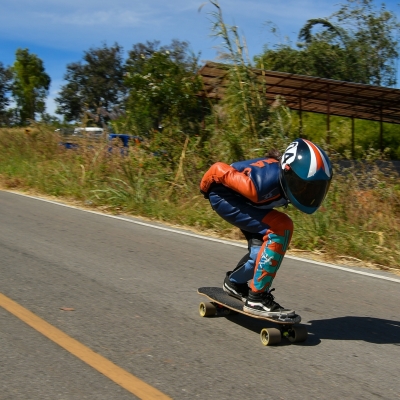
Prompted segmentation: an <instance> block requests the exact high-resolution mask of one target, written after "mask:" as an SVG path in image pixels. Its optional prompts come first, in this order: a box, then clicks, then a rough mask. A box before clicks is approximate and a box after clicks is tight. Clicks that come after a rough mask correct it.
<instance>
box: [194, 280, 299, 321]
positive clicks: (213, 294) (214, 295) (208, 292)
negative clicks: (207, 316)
mask: <svg viewBox="0 0 400 400" xmlns="http://www.w3.org/2000/svg"><path fill="white" fill-rule="evenodd" d="M197 293H198V294H201V295H203V296H206V297H207V298H208V299H209V300H211V302H214V303H217V304H219V305H221V306H223V307H226V308H228V309H230V310H233V311H235V312H238V313H241V314H244V315H247V316H248V317H251V318H256V319H261V320H264V321H269V322H273V323H275V324H280V325H294V324H296V323H299V322H300V321H301V317H300V316H299V315H296V318H295V319H294V320H293V321H287V320H286V321H280V320H278V319H275V318H269V317H265V316H261V315H255V314H250V313H248V312H246V311H244V310H243V303H242V302H241V301H240V300H239V299H236V298H235V297H232V296H230V295H229V294H228V293H226V292H225V291H224V290H223V289H222V288H219V287H201V288H198V289H197Z"/></svg>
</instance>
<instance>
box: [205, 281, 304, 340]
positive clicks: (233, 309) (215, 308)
mask: <svg viewBox="0 0 400 400" xmlns="http://www.w3.org/2000/svg"><path fill="white" fill-rule="evenodd" d="M197 293H198V294H201V295H203V296H206V297H207V298H208V299H209V300H211V301H210V302H206V301H204V302H203V301H202V302H201V303H200V305H199V313H200V316H201V317H213V316H216V315H224V316H226V315H233V314H237V313H240V314H244V315H247V316H248V317H251V318H256V319H260V320H264V321H268V322H271V323H273V324H276V325H277V328H263V329H262V330H261V332H260V338H261V343H262V344H263V345H264V346H270V345H274V344H278V343H280V342H281V339H282V337H285V338H287V339H288V340H289V341H290V342H292V343H299V342H304V341H305V340H306V339H307V335H308V333H307V328H306V327H305V326H304V325H297V324H298V323H299V322H300V321H301V317H300V315H297V314H295V315H294V317H292V318H290V319H288V318H286V319H285V318H283V319H282V320H280V319H276V318H269V317H265V316H261V315H254V314H250V313H248V312H246V311H243V302H241V301H240V300H239V299H236V298H235V297H232V296H230V295H229V294H228V293H226V292H224V290H223V289H222V288H219V287H201V288H199V289H197Z"/></svg>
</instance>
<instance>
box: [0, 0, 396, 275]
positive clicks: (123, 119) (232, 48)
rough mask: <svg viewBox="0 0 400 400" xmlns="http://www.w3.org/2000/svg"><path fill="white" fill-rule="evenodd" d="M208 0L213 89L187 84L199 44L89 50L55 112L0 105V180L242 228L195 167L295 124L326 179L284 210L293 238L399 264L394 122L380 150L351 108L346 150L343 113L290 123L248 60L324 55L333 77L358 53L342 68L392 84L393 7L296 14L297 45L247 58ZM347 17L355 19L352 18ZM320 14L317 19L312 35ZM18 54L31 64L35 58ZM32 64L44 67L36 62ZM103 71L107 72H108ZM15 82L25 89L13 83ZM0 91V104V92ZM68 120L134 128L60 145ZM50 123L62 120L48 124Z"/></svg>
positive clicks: (321, 249)
mask: <svg viewBox="0 0 400 400" xmlns="http://www.w3.org/2000/svg"><path fill="white" fill-rule="evenodd" d="M209 3H210V4H209V6H210V5H211V6H212V7H213V8H212V9H213V12H211V14H210V15H211V19H212V21H213V25H212V34H213V35H215V36H216V37H218V38H219V40H221V41H222V43H223V46H224V47H223V48H222V49H221V54H220V55H221V57H222V59H223V62H224V63H225V64H226V67H227V70H228V74H229V82H230V83H229V87H228V88H227V93H226V96H225V97H224V99H223V100H222V101H220V102H219V103H216V102H213V101H211V100H209V99H202V98H200V97H199V96H198V93H199V91H200V90H201V81H200V79H199V77H198V76H197V75H196V71H197V70H198V67H199V66H198V57H197V56H195V55H193V54H191V53H190V51H189V50H188V44H187V43H185V42H179V41H173V42H172V43H171V44H170V45H168V46H160V44H159V43H158V42H148V43H146V44H137V45H135V46H134V47H133V49H132V51H131V52H130V53H129V56H128V60H126V62H125V63H124V62H123V60H122V49H121V48H120V47H119V46H118V45H117V44H115V45H114V46H112V47H110V48H109V47H107V46H106V45H104V46H103V47H101V48H99V49H90V50H88V51H87V52H86V53H85V55H84V59H83V61H82V62H78V63H72V64H70V65H68V66H67V73H66V81H67V83H66V84H65V85H64V86H63V88H62V90H61V91H60V93H59V96H58V99H57V102H58V105H59V111H60V113H61V114H62V115H63V116H64V121H63V122H60V121H56V120H55V119H54V118H51V117H50V116H46V115H43V118H42V119H41V120H40V122H37V121H35V118H34V117H35V116H34V115H32V113H34V112H35V111H32V110H36V113H37V112H38V111H39V110H41V108H40V107H39V108H38V107H37V108H36V109H28V108H27V107H26V104H31V103H32V101H31V102H30V103H29V102H26V103H24V102H21V106H19V103H16V104H17V107H20V109H17V110H14V111H12V110H10V109H7V110H6V111H4V110H3V113H1V112H0V117H2V118H3V119H2V120H1V121H3V122H2V123H3V127H2V128H0V154H1V157H0V185H1V187H3V188H5V189H9V190H22V191H28V192H30V193H32V192H33V193H37V194H44V195H49V196H55V197H57V198H60V199H65V200H67V201H73V202H77V203H78V204H80V205H82V206H87V207H92V208H97V209H101V210H103V211H105V212H111V213H127V214H130V215H135V216H141V217H147V218H150V219H154V220H160V221H164V222H167V223H171V224H175V225H181V226H186V227H191V228H193V229H195V230H197V231H201V232H204V233H208V234H213V235H217V236H221V237H228V238H232V239H242V238H241V236H240V233H239V232H238V231H237V230H236V228H233V227H232V226H231V225H229V224H227V223H226V222H224V221H223V220H221V219H220V218H219V217H218V216H217V215H216V214H215V213H214V212H213V211H212V209H211V207H210V206H209V204H208V201H207V200H205V199H204V198H203V196H202V195H201V194H200V192H199V182H200V179H201V176H202V174H203V173H204V172H205V171H206V170H207V169H208V167H209V166H210V165H211V164H212V163H214V162H216V161H223V162H226V163H231V162H233V161H236V160H239V159H245V158H250V157H258V156H263V155H264V154H265V153H266V152H267V151H268V150H270V149H272V148H276V149H278V150H280V151H281V152H282V151H284V149H285V148H286V146H287V145H288V144H289V143H290V141H292V140H293V139H295V138H297V137H298V136H300V135H301V136H302V137H306V138H308V139H310V140H312V141H314V142H316V143H317V144H319V145H321V146H322V147H323V148H324V149H326V150H327V151H328V153H329V155H330V157H331V160H332V162H333V165H334V179H333V182H332V185H331V188H330V191H329V193H328V196H327V198H326V200H325V202H324V204H323V206H322V207H321V208H320V210H319V211H317V212H316V213H315V214H313V215H305V214H302V213H300V212H298V211H296V210H295V209H294V208H293V207H289V208H288V209H287V212H288V213H289V215H290V216H291V217H292V219H293V220H294V223H295V233H294V236H293V240H292V244H291V251H292V252H294V253H295V254H299V255H302V254H303V252H304V253H307V254H309V253H311V254H314V255H318V256H319V257H322V258H324V259H325V260H327V261H333V260H334V261H339V262H343V264H348V263H357V262H359V263H360V265H370V266H375V267H377V268H382V269H392V268H393V269H396V270H399V271H400V179H399V175H398V173H397V172H396V171H395V170H394V169H392V168H391V165H392V164H391V163H389V162H388V161H390V160H396V159H400V140H399V137H400V136H399V134H400V128H399V126H397V125H390V124H384V131H385V136H384V146H385V149H384V150H383V151H382V149H379V151H378V150H377V149H378V147H379V125H378V124H376V123H374V122H369V121H356V136H355V154H353V155H351V151H350V149H351V121H350V120H347V119H346V118H339V117H334V118H332V121H331V131H330V132H329V136H330V141H329V144H328V143H326V141H325V139H326V122H325V119H324V116H321V115H313V114H307V113H304V114H303V121H302V127H301V131H300V124H299V120H298V115H297V113H296V112H292V111H290V110H289V109H288V108H287V107H286V106H285V102H284V99H278V100H279V101H277V102H276V104H275V105H274V107H271V106H270V105H269V104H267V102H266V100H265V97H263V95H262V93H263V91H264V90H265V88H264V87H263V86H262V83H260V82H259V81H257V80H256V79H255V77H254V76H253V73H252V68H254V66H261V65H265V64H268V65H270V66H271V65H272V66H274V65H275V64H273V62H275V61H276V60H278V59H279V60H282V59H283V57H275V56H274V55H277V56H279V55H280V54H286V52H289V51H290V52H292V53H293V54H295V55H296V57H298V60H299V62H298V63H297V64H296V65H297V66H301V68H303V67H304V65H305V64H307V62H308V63H309V64H310V63H311V61H310V60H312V63H313V64H312V65H314V67H315V68H317V66H318V60H325V62H326V60H331V62H332V63H333V67H335V68H332V71H334V72H335V77H334V78H335V79H340V73H343V74H345V75H343V76H344V77H347V75H346V74H349V73H350V72H351V71H355V70H356V66H354V65H353V67H351V62H353V63H354V62H355V61H354V60H357V62H359V63H360V68H358V72H360V75H359V76H353V77H352V79H353V80H354V81H357V80H359V82H362V83H392V80H393V79H395V75H396V71H395V70H394V69H393V68H394V63H393V57H394V58H396V57H397V56H398V55H397V53H396V48H397V42H396V41H395V40H394V39H391V38H392V37H391V36H388V32H389V31H390V29H393V30H394V29H397V25H396V24H397V22H396V21H395V20H394V19H393V18H394V17H393V15H392V14H391V13H389V12H387V11H386V10H385V9H380V10H378V11H375V13H374V12H373V10H372V9H371V7H372V6H371V4H372V3H371V1H369V0H364V1H361V2H356V1H353V0H348V1H347V3H346V4H345V5H343V6H342V7H341V8H340V10H339V11H338V12H337V13H336V14H335V15H334V16H332V18H331V19H327V20H313V21H308V22H307V24H306V25H305V27H304V28H303V30H302V33H301V34H302V37H303V38H304V40H305V44H303V45H302V46H300V47H299V48H297V49H296V48H293V47H290V46H289V45H288V46H286V47H285V46H284V47H280V48H277V49H275V50H271V49H266V51H265V54H262V55H260V56H258V57H256V58H255V60H254V63H255V65H253V61H252V60H250V59H249V57H248V56H247V54H246V46H245V42H244V39H243V38H241V37H240V36H239V35H238V32H237V29H236V27H231V26H228V25H227V24H225V22H224V20H223V16H222V11H221V9H220V7H219V4H218V2H217V1H210V2H209ZM360 4H361V5H360ZM363 17H365V18H367V19H368V23H369V24H372V25H373V26H374V28H376V29H375V30H374V32H375V34H376V36H374V37H373V38H369V37H368V35H367V32H366V31H365V29H366V28H365V24H364V23H359V22H360V21H362V19H363ZM372 17H374V18H372ZM351 18H353V19H354V21H355V22H357V23H358V24H353V25H352V24H350V22H351ZM385 18H386V19H385ZM354 21H353V22H354ZM382 21H384V22H385V21H386V22H387V23H386V24H385V23H383V22H382ZM344 22H346V26H347V25H348V24H349V25H352V26H355V31H351V30H350V29H345V25H343V24H344ZM389 23H390V24H389ZM318 25H321V26H322V28H323V29H322V31H320V33H319V34H314V35H312V29H314V28H315V27H316V26H318ZM388 27H390V29H389V28H388ZM388 29H389V31H388ZM368 32H369V31H368ZM383 37H385V38H386V40H387V42H384V41H383V39H382V38H383ZM379 38H381V39H382V41H381V42H379V46H381V47H380V48H381V49H383V50H382V51H381V53H380V54H381V55H382V58H381V59H380V60H379V62H378V61H377V62H376V63H375V61H374V63H373V65H374V68H371V69H368V68H366V64H365V61H366V59H365V58H364V59H360V54H362V53H363V49H361V48H360V46H358V45H357V40H358V41H359V43H361V44H362V45H363V46H364V44H365V41H366V40H370V42H371V43H378V39H379ZM339 39H340V40H339ZM340 46H342V47H340ZM385 46H386V47H385ZM385 49H386V50H387V52H386V53H385V51H384V50H385ZM274 51H275V53H274ZM324 52H326V53H324ZM20 54H23V55H24V56H25V59H31V61H32V62H31V63H33V64H34V65H36V66H37V65H39V67H40V66H41V64H40V63H37V58H36V57H31V58H29V53H27V52H20ZM293 54H292V55H293ZM324 54H325V55H324ZM327 54H329V56H330V58H329V57H327ZM318 55H319V56H320V58H318V57H317V56H318ZM352 56H354V57H352ZM303 57H304V58H303ZM366 57H370V56H369V55H367V56H366ZM288 59H292V57H289V58H288ZM303 60H308V61H307V62H303ZM296 65H293V64H290V63H289V62H288V63H287V64H286V65H285V68H286V69H284V68H283V67H280V66H279V65H278V66H276V69H278V68H281V70H285V71H286V70H287V71H289V72H294V73H295V72H296V70H295V68H296ZM310 65H311V64H310ZM371 65H372V64H371ZM324 66H326V65H324ZM361 67H362V68H363V69H362V70H361ZM18 68H19V69H18V71H19V72H18V76H25V75H24V74H23V73H22V72H21V71H22V70H23V68H24V67H23V63H22V62H20V61H19V64H18ZM268 68H270V69H272V67H268ZM293 68H294V69H293ZM326 70H327V71H328V70H329V68H327V69H326ZM16 71H17V69H16V66H15V67H14V68H12V69H7V68H4V66H2V64H1V65H0V78H1V77H2V76H3V78H4V80H3V82H5V83H4V85H3V88H5V89H4V90H6V89H7V88H8V89H10V87H12V85H11V83H10V82H11V80H12V76H13V74H15V73H16ZM25 72H26V71H25ZM114 72H115V73H114ZM299 72H300V73H307V71H305V72H304V71H303V70H300V71H299ZM361 72H362V73H361ZM314 73H315V70H312V71H311V72H309V74H314ZM321 73H322V72H321ZM40 74H41V76H42V78H43V79H44V78H46V76H45V75H44V72H43V71H42V70H41V72H40ZM338 74H339V75H338ZM108 76H112V77H113V79H112V82H110V81H109V79H107V77H108ZM96 77H97V78H96ZM0 81H1V80H0ZM19 82H22V81H21V80H20V81H19ZM38 82H39V83H38V88H39V89H40V90H39V91H38V90H36V91H33V92H32V93H33V94H35V93H36V95H37V99H38V104H39V106H40V105H41V104H43V93H44V92H43V91H44V90H45V89H46V87H48V83H49V81H48V79H47V78H46V79H44V80H42V81H38ZM6 84H7V86H6ZM21 84H23V83H21ZM0 89H1V88H0ZM16 93H20V96H21V97H23V94H22V93H23V91H19V92H17V91H16ZM32 93H31V95H33V94H32ZM0 94H1V91H0ZM78 94H79V95H78ZM1 99H2V97H1V96H0V100H1ZM1 104H3V105H4V107H5V105H7V98H5V97H4V98H3V103H1V102H0V105H1ZM0 111H1V110H0ZM29 113H30V114H29ZM26 118H28V119H29V125H28V126H25V125H26ZM71 126H101V127H103V128H104V129H105V130H106V131H107V130H109V131H110V130H112V131H113V132H116V133H128V134H130V135H137V136H138V137H140V138H141V140H140V141H138V142H137V143H135V144H132V145H131V146H130V148H129V152H125V151H124V152H121V148H120V147H119V145H118V143H113V142H110V141H109V140H107V138H106V136H104V137H102V138H97V139H94V138H85V137H82V138H74V143H75V144H76V145H77V146H76V147H75V148H74V149H66V148H65V147H64V146H63V145H61V144H60V143H62V142H65V140H66V138H65V137H64V135H63V134H62V132H63V129H67V128H70V127H71ZM56 128H61V129H62V130H61V131H59V132H55V129H56Z"/></svg>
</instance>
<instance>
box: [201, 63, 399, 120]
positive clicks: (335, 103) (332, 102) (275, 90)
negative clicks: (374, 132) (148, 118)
mask: <svg viewBox="0 0 400 400" xmlns="http://www.w3.org/2000/svg"><path fill="white" fill-rule="evenodd" d="M227 72H228V66H227V65H225V64H220V63H214V62H207V63H206V64H205V65H204V66H203V67H202V68H201V69H200V71H199V75H201V77H202V80H203V91H202V93H201V96H205V97H208V98H214V99H222V98H223V96H224V93H225V91H226V87H227V84H228V77H227ZM252 72H254V73H255V74H256V76H257V79H258V80H259V81H262V80H264V82H265V84H266V86H265V88H266V96H267V99H268V101H269V102H270V103H271V104H272V103H273V102H274V101H275V100H276V98H277V96H281V97H283V98H284V99H285V102H286V105H287V107H289V108H290V109H294V110H299V111H308V112H314V113H320V114H327V115H338V116H343V117H353V118H359V119H366V120H372V121H380V122H389V123H394V124H400V89H391V88H385V87H380V86H371V85H363V84H358V83H350V82H344V81H335V80H332V79H325V78H316V77H311V76H304V75H296V74H290V73H286V72H276V71H267V70H260V69H252Z"/></svg>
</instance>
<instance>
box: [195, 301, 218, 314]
mask: <svg viewBox="0 0 400 400" xmlns="http://www.w3.org/2000/svg"><path fill="white" fill-rule="evenodd" d="M199 313H200V316H201V317H212V316H214V315H215V314H216V313H217V308H216V307H215V306H214V304H213V303H206V302H201V303H200V305H199Z"/></svg>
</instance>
